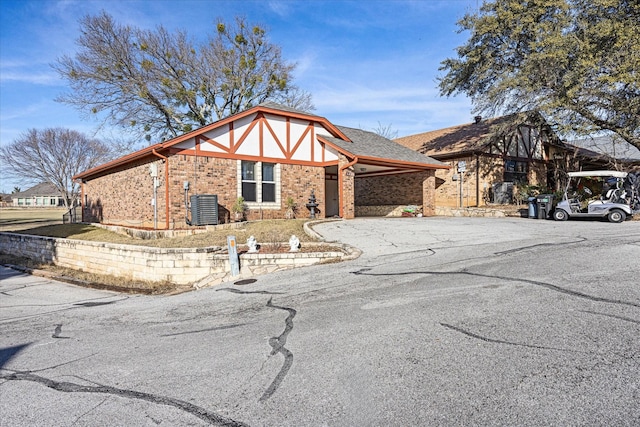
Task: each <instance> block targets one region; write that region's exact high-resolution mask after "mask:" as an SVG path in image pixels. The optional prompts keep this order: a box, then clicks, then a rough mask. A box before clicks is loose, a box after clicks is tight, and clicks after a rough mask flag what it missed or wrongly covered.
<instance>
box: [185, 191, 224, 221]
mask: <svg viewBox="0 0 640 427" xmlns="http://www.w3.org/2000/svg"><path fill="white" fill-rule="evenodd" d="M190 202H191V225H197V226H199V225H216V224H218V196H217V195H216V194H194V195H193V196H191V198H190Z"/></svg>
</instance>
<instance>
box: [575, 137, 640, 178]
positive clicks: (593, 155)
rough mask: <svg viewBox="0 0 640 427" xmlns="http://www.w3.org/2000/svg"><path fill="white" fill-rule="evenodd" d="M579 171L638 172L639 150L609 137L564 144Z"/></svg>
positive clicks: (639, 170) (639, 164)
mask: <svg viewBox="0 0 640 427" xmlns="http://www.w3.org/2000/svg"><path fill="white" fill-rule="evenodd" d="M566 145H567V147H568V148H570V149H571V150H572V152H573V156H574V157H575V158H576V159H577V160H578V161H579V163H580V165H581V170H599V169H614V170H621V171H625V172H631V171H635V172H640V150H638V148H636V147H634V146H633V145H631V144H629V143H628V142H626V141H623V140H621V139H617V138H612V137H610V136H598V137H593V138H585V139H578V140H574V141H569V142H567V143H566Z"/></svg>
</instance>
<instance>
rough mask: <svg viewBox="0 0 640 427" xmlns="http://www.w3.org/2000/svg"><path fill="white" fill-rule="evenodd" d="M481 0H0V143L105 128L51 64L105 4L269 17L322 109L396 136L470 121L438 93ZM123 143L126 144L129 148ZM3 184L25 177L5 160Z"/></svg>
mask: <svg viewBox="0 0 640 427" xmlns="http://www.w3.org/2000/svg"><path fill="white" fill-rule="evenodd" d="M479 3H481V2H480V1H479V0H413V1H400V0H395V1H394V0H356V1H340V0H333V1H320V0H307V1H302V0H298V1H294V0H259V1H257V0H256V1H254V0H246V1H238V0H234V1H232V0H191V1H189V0H187V1H173V0H26V1H25V0H0V145H6V144H9V143H11V142H12V141H14V140H15V139H16V138H18V137H19V136H20V135H21V134H22V133H23V132H25V131H26V130H28V129H31V128H36V129H44V128H48V127H63V128H69V129H74V130H78V131H81V132H84V133H86V134H88V135H90V136H95V137H98V138H100V137H105V138H106V137H109V136H113V135H114V132H115V133H116V134H117V133H118V131H117V130H116V131H114V130H113V129H108V128H102V129H99V128H98V123H97V122H95V121H89V120H85V119H83V117H82V115H81V114H80V113H79V112H78V111H76V110H75V109H73V108H71V107H69V106H66V105H63V104H59V103H57V102H55V101H54V99H55V98H56V97H57V96H58V95H60V94H61V93H63V92H65V91H66V90H67V87H66V85H65V82H64V81H63V80H61V79H60V77H59V76H58V74H57V73H56V72H55V71H54V70H53V69H52V68H51V64H52V63H53V62H55V61H56V59H57V58H59V57H61V56H63V55H70V56H73V55H74V53H75V49H76V46H75V40H76V39H77V37H78V35H79V26H78V20H79V19H80V18H81V17H83V16H85V15H87V14H91V15H95V14H97V13H99V12H100V11H101V10H105V11H106V12H107V13H109V14H110V15H112V16H113V17H114V18H115V20H116V21H117V22H119V23H121V24H130V25H132V26H137V27H140V28H150V29H151V28H155V27H156V26H158V25H162V26H164V27H165V28H167V29H170V30H171V29H176V30H177V29H183V30H186V31H187V33H188V34H189V35H191V36H192V37H194V38H197V37H198V36H199V35H202V38H203V39H204V38H206V36H207V35H209V34H212V33H213V29H214V24H215V22H216V21H217V19H218V18H222V19H223V20H224V21H225V22H231V21H233V19H234V18H235V16H238V15H240V16H244V17H246V19H247V21H248V22H250V23H258V24H262V25H264V26H266V27H267V29H268V34H269V38H270V40H271V41H272V42H274V43H276V44H278V45H280V46H281V48H282V54H283V57H284V58H285V59H286V60H287V61H290V62H295V63H297V64H298V65H297V69H296V73H295V83H296V84H297V85H298V86H300V87H301V88H302V89H304V90H306V91H308V92H310V93H311V94H312V96H313V103H314V105H315V106H316V110H315V111H314V113H315V114H317V115H320V116H323V117H326V118H327V119H328V120H329V121H331V122H332V123H334V124H338V125H343V126H351V127H356V128H362V129H366V130H374V129H375V128H378V127H379V126H380V125H382V126H383V127H387V126H390V127H391V129H392V130H393V131H397V133H398V136H405V135H410V134H414V133H419V132H425V131H428V130H433V129H440V128H443V127H447V126H452V125H456V124H460V123H466V122H470V121H471V117H472V114H471V103H470V101H469V100H468V99H466V98H465V97H462V96H459V97H455V98H442V97H440V96H439V95H438V89H437V87H436V86H437V82H436V78H437V76H438V75H439V72H438V67H439V65H440V62H441V61H442V60H444V59H445V58H447V57H451V56H454V55H455V52H454V49H455V48H456V47H457V46H459V45H461V44H463V43H464V42H465V40H466V38H467V36H468V35H467V34H465V33H462V34H458V33H457V31H456V30H457V28H456V21H457V20H459V19H460V18H461V17H462V16H463V15H464V14H465V13H466V12H473V11H475V10H476V9H477V7H478V5H479ZM123 154H125V153H123ZM0 168H1V169H0V192H10V191H11V190H12V189H13V188H14V187H15V186H20V187H22V189H23V190H25V189H26V188H27V187H28V184H29V183H27V182H24V181H20V180H17V179H14V177H12V176H10V175H8V174H7V173H6V171H5V168H4V167H2V165H0Z"/></svg>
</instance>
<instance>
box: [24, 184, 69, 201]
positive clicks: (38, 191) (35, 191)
mask: <svg viewBox="0 0 640 427" xmlns="http://www.w3.org/2000/svg"><path fill="white" fill-rule="evenodd" d="M37 196H58V197H62V196H61V194H60V191H58V189H57V188H56V187H55V185H53V184H51V183H48V182H41V183H40V184H37V185H34V186H33V187H31V188H29V189H26V190H24V191H21V192H19V193H15V194H12V197H14V198H26V197H37Z"/></svg>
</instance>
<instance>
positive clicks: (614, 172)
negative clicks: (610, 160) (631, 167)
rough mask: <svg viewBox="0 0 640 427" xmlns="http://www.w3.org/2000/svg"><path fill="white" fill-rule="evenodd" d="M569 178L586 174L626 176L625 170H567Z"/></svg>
mask: <svg viewBox="0 0 640 427" xmlns="http://www.w3.org/2000/svg"><path fill="white" fill-rule="evenodd" d="M568 175H569V177H570V178H573V177H586V176H614V177H616V178H626V176H627V172H620V171H580V172H569V173H568Z"/></svg>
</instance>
